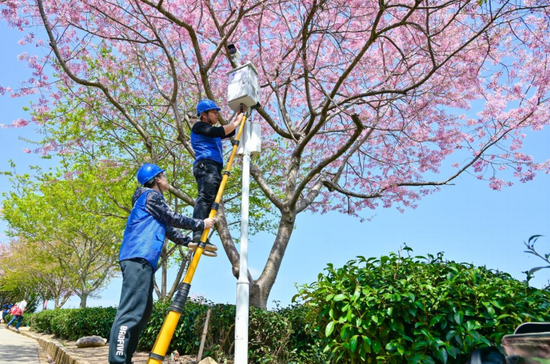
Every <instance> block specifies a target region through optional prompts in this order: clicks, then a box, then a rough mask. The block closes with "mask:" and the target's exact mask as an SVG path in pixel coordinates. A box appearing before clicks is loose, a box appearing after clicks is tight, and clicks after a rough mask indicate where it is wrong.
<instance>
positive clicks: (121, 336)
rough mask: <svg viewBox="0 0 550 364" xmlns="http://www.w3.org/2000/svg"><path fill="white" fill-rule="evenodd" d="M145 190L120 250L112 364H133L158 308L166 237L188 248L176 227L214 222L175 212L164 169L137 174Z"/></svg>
mask: <svg viewBox="0 0 550 364" xmlns="http://www.w3.org/2000/svg"><path fill="white" fill-rule="evenodd" d="M137 180H138V182H139V184H140V185H141V186H139V187H138V188H137V189H136V191H135V193H134V197H133V198H132V205H133V207H132V211H131V212H130V216H128V222H127V223H126V229H125V230H124V237H123V239H122V245H121V247H120V253H119V261H120V268H121V270H122V291H121V294H120V304H119V306H118V309H117V314H116V317H115V321H114V323H113V326H112V328H111V335H110V339H109V363H111V364H112V363H131V362H132V356H133V353H134V351H135V350H136V348H137V344H138V341H139V336H140V334H141V331H142V330H143V328H144V327H145V325H146V324H147V322H148V321H149V317H150V316H151V311H152V308H153V276H154V274H155V271H156V270H157V266H158V261H159V257H160V253H161V251H162V247H163V246H164V240H165V238H168V239H170V240H172V241H173V242H174V243H176V244H178V245H183V246H187V245H188V243H189V240H190V239H189V238H188V237H187V236H184V235H183V234H181V233H180V232H178V231H177V230H176V229H175V228H183V229H189V230H200V231H202V230H203V229H205V228H209V227H212V226H213V225H214V219H210V218H208V219H204V220H202V219H192V218H189V217H185V216H183V215H180V214H178V213H176V212H174V211H173V210H172V209H171V208H170V207H169V206H168V205H167V204H166V201H165V200H164V197H163V193H164V192H165V191H167V190H168V188H169V187H170V184H169V183H168V180H167V179H166V176H165V175H164V170H163V169H161V168H160V167H159V166H157V165H154V164H150V163H146V164H144V165H143V166H141V168H140V169H139V170H138V172H137Z"/></svg>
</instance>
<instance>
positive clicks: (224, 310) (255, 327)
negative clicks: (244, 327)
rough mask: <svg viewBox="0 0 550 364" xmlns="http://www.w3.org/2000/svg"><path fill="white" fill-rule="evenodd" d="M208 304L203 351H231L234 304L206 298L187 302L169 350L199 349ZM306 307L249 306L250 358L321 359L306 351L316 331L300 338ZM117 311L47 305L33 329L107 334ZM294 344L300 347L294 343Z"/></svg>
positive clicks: (147, 345)
mask: <svg viewBox="0 0 550 364" xmlns="http://www.w3.org/2000/svg"><path fill="white" fill-rule="evenodd" d="M169 308H170V304H169V303H164V302H156V303H155V304H154V306H153V312H152V314H151V318H150V320H149V323H148V324H147V326H146V327H145V329H144V330H143V333H142V335H141V337H140V340H139V344H138V350H142V351H150V350H151V349H152V347H153V345H154V343H155V340H156V339H157V336H158V333H159V331H160V328H161V326H162V324H163V323H164V320H165V318H166V314H167V313H168V310H169ZM208 309H211V310H212V312H211V315H210V322H209V326H208V334H207V337H206V341H205V347H204V352H203V356H212V357H213V358H214V359H216V360H217V361H219V362H222V361H224V360H227V359H230V358H231V357H232V356H233V351H234V345H235V328H234V325H235V306H234V305H222V304H217V305H214V304H212V303H210V302H206V301H204V300H201V301H191V300H189V301H187V303H186V305H185V309H184V312H183V313H182V315H181V316H180V321H179V323H178V325H177V327H176V331H175V332H174V335H173V337H172V340H171V342H170V346H169V348H168V353H171V352H172V351H174V350H177V351H178V352H179V353H180V354H197V353H198V351H199V345H200V340H201V336H202V331H203V328H204V323H205V320H206V313H207V311H208ZM304 309H305V308H304V307H301V306H298V305H296V306H295V308H287V309H284V310H278V311H276V312H272V311H266V310H260V309H257V308H254V307H251V308H250V318H249V362H250V363H304V364H306V363H318V362H319V363H320V362H322V361H317V360H316V359H315V360H313V361H311V360H309V359H308V356H309V355H306V354H307V353H308V350H309V351H311V350H310V347H311V346H315V343H314V341H313V339H314V338H313V337H312V336H309V337H308V339H309V340H310V342H309V344H308V342H305V341H303V340H302V339H303V338H304V337H302V335H303V328H302V327H301V325H302V324H303V323H304V322H303V319H304V315H305V313H304V311H303V310H304ZM297 310H299V312H298V311H297ZM115 315H116V309H115V308H112V307H107V308H103V307H94V308H83V309H57V310H48V311H43V312H40V313H37V314H34V315H33V316H32V318H31V328H32V329H33V330H35V331H38V332H43V333H47V334H54V335H55V336H57V337H58V338H61V339H66V340H73V341H74V340H77V339H78V338H80V337H82V336H89V335H99V336H101V337H104V338H107V339H108V338H109V332H110V330H111V326H112V324H113V321H114V318H115ZM293 325H294V326H293ZM293 327H294V328H293ZM298 337H300V339H298ZM295 344H298V345H299V346H298V347H295V346H294V345H295Z"/></svg>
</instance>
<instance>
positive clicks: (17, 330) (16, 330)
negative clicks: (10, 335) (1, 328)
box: [13, 329, 21, 332]
mask: <svg viewBox="0 0 550 364" xmlns="http://www.w3.org/2000/svg"><path fill="white" fill-rule="evenodd" d="M13 331H15V332H21V331H19V329H13Z"/></svg>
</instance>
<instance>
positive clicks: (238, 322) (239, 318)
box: [235, 120, 251, 364]
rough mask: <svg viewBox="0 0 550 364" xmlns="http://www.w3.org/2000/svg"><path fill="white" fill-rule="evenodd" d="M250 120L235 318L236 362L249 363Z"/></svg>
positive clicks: (237, 363)
mask: <svg viewBox="0 0 550 364" xmlns="http://www.w3.org/2000/svg"><path fill="white" fill-rule="evenodd" d="M250 125H251V123H250V121H249V120H247V121H246V124H245V130H243V133H246V137H245V138H244V142H245V144H244V145H243V152H244V153H243V186H242V203H241V260H240V267H239V279H238V281H237V310H236V319H235V364H247V363H248V312H249V291H250V283H249V282H248V205H249V194H250V151H249V148H247V146H246V142H247V140H248V139H249V138H247V137H249V136H250V131H251V128H250Z"/></svg>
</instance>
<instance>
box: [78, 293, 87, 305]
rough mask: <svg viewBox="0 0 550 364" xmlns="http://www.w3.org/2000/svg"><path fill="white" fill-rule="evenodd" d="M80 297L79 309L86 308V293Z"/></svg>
mask: <svg viewBox="0 0 550 364" xmlns="http://www.w3.org/2000/svg"><path fill="white" fill-rule="evenodd" d="M78 297H80V308H86V301H88V293H82V294H80V295H79V296H78Z"/></svg>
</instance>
